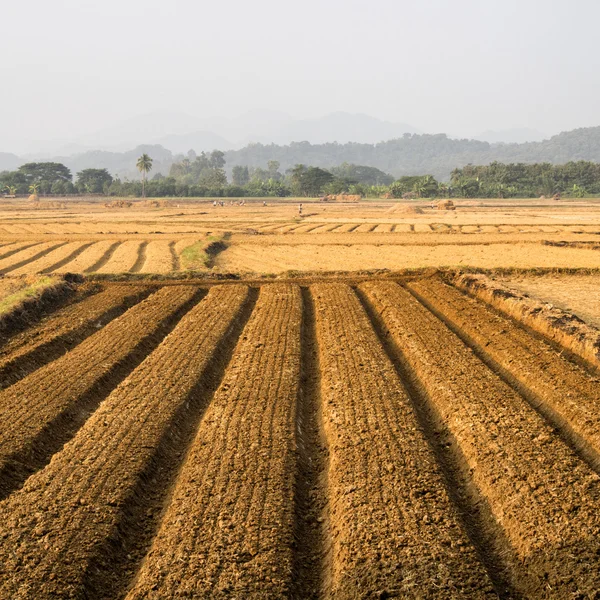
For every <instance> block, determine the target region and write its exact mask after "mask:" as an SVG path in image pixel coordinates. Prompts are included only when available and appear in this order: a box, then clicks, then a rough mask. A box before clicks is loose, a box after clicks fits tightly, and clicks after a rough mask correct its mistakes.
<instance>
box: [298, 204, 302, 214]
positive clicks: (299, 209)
mask: <svg viewBox="0 0 600 600" xmlns="http://www.w3.org/2000/svg"><path fill="white" fill-rule="evenodd" d="M298 214H299V215H301V214H302V202H300V204H299V205H298Z"/></svg>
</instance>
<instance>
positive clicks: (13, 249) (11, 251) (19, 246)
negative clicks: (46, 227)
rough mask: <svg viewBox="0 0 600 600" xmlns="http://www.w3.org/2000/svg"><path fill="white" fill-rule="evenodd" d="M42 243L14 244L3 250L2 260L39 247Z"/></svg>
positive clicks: (0, 253) (0, 256) (0, 255)
mask: <svg viewBox="0 0 600 600" xmlns="http://www.w3.org/2000/svg"><path fill="white" fill-rule="evenodd" d="M39 244H40V242H13V243H10V244H8V246H7V247H6V248H2V252H0V260H4V259H5V258H8V257H10V256H12V255H13V254H16V253H17V252H21V250H27V249H28V248H31V247H32V246H39Z"/></svg>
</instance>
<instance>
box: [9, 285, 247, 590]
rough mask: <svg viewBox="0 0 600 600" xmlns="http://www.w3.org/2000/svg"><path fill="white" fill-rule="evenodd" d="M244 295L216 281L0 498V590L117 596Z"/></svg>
mask: <svg viewBox="0 0 600 600" xmlns="http://www.w3.org/2000/svg"><path fill="white" fill-rule="evenodd" d="M254 296H255V295H254V294H253V295H252V297H254ZM250 298H251V296H250V295H249V290H248V288H247V287H245V286H242V285H238V286H221V287H214V288H212V289H211V291H210V292H209V293H208V295H207V296H206V297H205V298H204V300H203V301H202V302H200V304H198V305H197V306H196V307H194V308H192V309H191V310H190V311H189V312H188V313H187V314H186V315H185V316H184V317H183V318H182V319H181V321H180V322H179V324H178V325H177V327H175V329H174V330H173V331H172V332H171V333H170V334H169V335H168V336H167V337H166V338H165V339H164V340H163V342H162V343H161V344H160V345H159V346H158V348H157V349H156V350H155V351H154V352H153V353H152V354H150V355H149V356H148V357H147V358H146V359H145V360H144V361H143V362H142V363H141V364H140V366H139V367H138V368H137V369H136V370H135V371H133V372H132V373H131V375H130V376H129V377H128V378H127V379H126V380H125V381H123V382H122V383H121V384H120V385H119V386H118V387H117V388H116V389H115V390H114V391H113V392H112V393H111V394H110V396H109V397H108V398H107V399H106V400H105V401H104V402H103V403H102V405H101V406H100V408H99V409H98V410H97V411H96V413H95V414H94V415H93V416H92V417H91V418H90V419H89V420H88V421H87V423H86V424H85V425H84V426H83V428H82V429H81V430H80V431H79V433H78V434H77V436H76V437H75V438H74V439H73V440H72V441H71V442H69V443H68V444H67V445H66V446H65V447H64V448H63V450H62V451H61V452H60V453H59V454H57V455H56V456H55V457H54V459H53V460H52V462H51V463H50V464H49V465H48V466H47V467H46V468H45V469H43V470H42V471H40V472H39V473H37V474H36V475H34V476H33V477H31V478H30V479H29V480H28V481H27V483H26V485H25V487H24V488H23V489H22V490H20V491H19V492H17V493H15V494H14V495H13V496H11V497H10V498H9V499H7V500H6V501H5V502H4V503H2V504H0V515H6V518H7V521H4V526H0V531H1V533H0V537H2V539H3V544H2V549H1V550H0V554H1V555H2V560H0V563H2V565H3V566H2V567H0V581H2V582H3V583H2V584H0V595H2V596H3V597H4V596H10V597H11V598H21V597H35V598H40V599H45V598H56V597H80V598H84V597H85V598H95V599H98V600H100V599H105V598H106V599H108V598H115V597H122V595H123V594H124V593H125V588H126V586H127V584H128V583H129V580H130V578H131V576H132V573H133V572H134V570H135V567H136V563H138V562H139V561H140V560H141V558H142V557H143V555H144V551H145V550H146V549H147V546H148V544H149V542H150V540H151V537H152V535H153V533H154V532H155V530H156V527H157V524H158V521H159V517H160V514H161V509H162V507H163V505H164V503H165V502H166V499H167V496H168V491H169V488H170V486H171V484H172V483H173V481H174V480H175V476H176V474H177V470H178V465H179V464H180V463H181V461H182V460H183V456H184V454H185V449H186V447H187V446H188V444H189V443H190V442H191V441H192V440H193V437H194V433H195V430H196V427H197V424H198V421H199V419H200V417H201V414H202V412H203V410H204V409H205V407H206V405H207V404H208V402H209V400H210V397H211V395H212V392H213V391H214V389H216V387H217V386H218V384H219V382H220V378H221V375H222V372H223V371H224V369H225V365H226V364H227V359H228V356H230V355H231V352H232V351H233V347H234V345H235V341H236V339H237V336H238V335H239V334H240V332H241V330H242V327H243V325H244V322H245V320H246V319H247V318H248V317H249V315H250V312H251V310H252V304H253V302H252V301H250ZM82 457H86V459H85V460H84V461H82V460H81V459H82ZM31 515H34V519H35V521H36V522H35V526H34V529H33V531H32V528H31V525H32V524H31V523H29V518H30V516H31ZM4 534H6V535H4ZM17 564H18V565H19V566H18V568H15V566H16V565H17ZM2 569H3V571H2ZM22 590H27V594H28V595H27V596H21V595H20V593H21V594H22Z"/></svg>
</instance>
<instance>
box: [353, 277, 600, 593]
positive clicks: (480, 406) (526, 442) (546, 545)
mask: <svg viewBox="0 0 600 600" xmlns="http://www.w3.org/2000/svg"><path fill="white" fill-rule="evenodd" d="M361 289H362V290H363V291H364V293H365V294H366V296H367V298H368V299H369V301H370V302H371V303H372V306H373V307H374V308H375V309H376V310H377V311H378V312H379V313H380V315H381V317H382V320H383V322H384V323H385V325H386V326H387V328H388V330H389V335H390V336H391V339H392V340H393V342H394V343H395V345H396V347H397V349H398V357H399V360H400V361H402V362H403V363H404V364H405V366H406V367H407V369H408V375H409V377H410V378H411V384H412V385H413V386H414V387H415V388H417V389H419V390H420V391H421V393H422V395H423V398H424V399H425V401H426V402H428V403H429V408H430V410H431V412H432V415H433V417H434V419H436V420H437V424H438V431H439V435H440V437H441V438H442V439H445V440H446V441H445V443H446V444H447V452H448V453H449V454H450V453H451V454H453V455H454V457H455V459H456V462H457V466H458V467H459V468H461V469H462V471H463V475H464V478H465V480H466V481H470V482H471V485H472V486H475V488H476V490H477V491H478V493H479V494H481V497H482V498H485V503H484V504H482V505H481V506H480V510H482V511H483V512H484V513H485V512H487V513H488V515H489V521H488V526H489V528H490V531H491V532H495V534H496V540H497V543H498V545H499V546H500V547H502V546H503V552H502V556H503V559H504V560H505V561H506V568H507V571H508V573H509V575H510V576H511V578H512V582H513V585H514V587H515V588H516V589H518V590H520V591H521V592H522V593H523V594H524V595H525V596H526V597H535V598H567V597H572V596H573V595H576V594H580V595H582V596H584V597H585V595H586V594H593V593H595V591H597V590H598V589H599V588H600V568H599V567H600V539H599V537H598V536H599V534H600V512H599V510H598V508H599V506H600V477H599V476H598V474H596V473H595V472H594V471H592V470H591V469H590V468H589V467H588V466H587V465H586V464H585V463H584V462H583V461H581V460H580V459H578V458H577V456H576V455H575V454H574V453H573V452H572V451H571V450H570V449H569V448H568V447H567V446H566V445H565V444H564V443H563V442H562V440H560V439H559V438H558V437H557V436H556V435H555V434H554V431H553V429H552V428H551V427H550V426H548V425H547V424H546V423H545V421H544V420H543V419H542V418H541V417H540V416H539V415H538V414H537V413H536V412H535V411H534V410H533V409H532V408H531V407H530V406H529V404H527V402H526V401H525V400H524V399H523V398H522V397H521V396H519V395H518V394H516V393H515V392H514V391H513V390H512V389H511V388H510V387H508V386H507V385H506V384H505V383H504V382H503V381H502V380H501V379H499V378H498V377H497V376H496V375H495V374H493V373H492V371H490V370H489V369H488V368H487V367H486V366H485V365H484V364H483V363H482V362H481V361H480V360H479V359H478V358H477V357H476V356H474V354H473V352H472V351H470V349H468V348H467V347H465V346H464V344H463V343H462V342H461V341H460V339H459V338H458V337H456V336H455V335H454V334H453V333H452V332H451V331H450V330H449V329H448V328H447V327H446V326H445V325H444V324H443V323H442V322H441V321H440V320H439V319H437V318H436V317H435V316H434V315H433V314H432V313H431V312H429V311H428V310H427V309H426V308H425V307H424V306H423V305H422V304H420V303H419V302H418V301H417V300H416V299H415V298H414V297H413V296H411V294H410V293H409V292H408V291H406V290H404V289H402V288H401V287H400V286H398V285H397V284H393V283H389V284H388V283H372V284H371V283H367V284H363V285H362V286H361Z"/></svg>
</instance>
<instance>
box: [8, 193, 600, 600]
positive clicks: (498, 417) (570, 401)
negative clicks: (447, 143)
mask: <svg viewBox="0 0 600 600" xmlns="http://www.w3.org/2000/svg"><path fill="white" fill-rule="evenodd" d="M303 204H304V210H303V214H302V216H299V215H298V208H297V201H292V200H289V201H277V202H271V201H269V202H268V206H263V203H262V200H261V201H255V202H252V201H248V202H247V204H246V206H237V205H232V204H229V202H226V205H225V206H223V207H221V206H216V207H215V206H213V205H212V202H211V201H206V200H203V201H194V202H188V201H186V202H183V201H181V202H177V201H171V202H170V206H164V207H160V208H150V207H149V206H148V205H147V204H144V203H134V206H133V207H130V208H124V209H114V208H105V207H104V206H102V205H101V204H100V203H90V202H87V203H86V202H83V201H76V202H74V201H67V203H66V208H60V209H51V208H50V206H48V207H47V209H44V207H43V203H40V205H39V206H36V207H34V206H32V205H29V204H27V203H23V202H22V201H14V202H10V203H6V204H5V205H2V206H0V295H1V294H2V293H7V291H9V290H11V289H14V286H15V285H18V284H19V282H20V281H22V279H23V278H27V277H30V276H32V275H33V274H35V273H66V272H75V273H82V274H84V275H85V276H86V277H84V278H83V283H79V284H78V283H73V284H72V285H73V286H74V288H75V290H76V291H75V292H73V293H72V295H71V296H69V297H68V298H65V299H63V301H62V303H57V304H56V306H54V305H52V306H47V307H45V309H44V311H45V312H44V313H43V314H36V312H35V310H32V312H31V314H30V315H29V317H30V320H28V321H27V322H26V324H24V325H23V326H22V327H21V328H20V329H18V328H14V330H7V332H6V335H4V336H3V337H0V540H1V543H0V598H2V599H4V598H11V599H14V600H29V599H30V598H36V599H39V600H51V599H55V598H95V599H98V600H113V599H117V598H126V599H127V600H138V599H142V598H144V599H146V600H167V599H169V598H175V597H177V598H183V597H186V598H248V599H251V600H267V599H271V598H303V599H304V598H306V599H314V600H325V599H327V598H336V599H340V600H352V599H355V598H412V599H414V600H417V599H419V600H420V599H423V598H430V599H439V600H442V599H447V598H473V599H475V598H477V599H481V600H486V599H490V598H494V597H500V598H506V599H509V598H536V599H537V598H540V599H542V598H544V599H546V598H547V599H550V598H552V599H554V598H560V599H563V598H565V599H566V598H596V597H598V590H599V589H600V397H599V394H598V373H597V372H596V371H595V370H594V368H593V367H592V366H591V365H586V363H583V362H581V363H580V362H575V361H574V360H573V357H572V355H571V354H570V353H568V352H561V351H557V344H563V346H564V348H566V349H568V348H569V345H568V343H566V342H565V341H564V340H563V338H560V337H556V338H554V337H553V336H552V335H548V337H551V338H552V341H551V342H550V341H548V340H547V339H545V338H544V334H543V332H542V333H541V334H540V335H538V334H534V333H532V332H531V330H529V329H527V328H524V327H522V326H521V325H522V324H523V323H524V321H523V319H525V317H523V316H522V313H515V314H516V316H507V315H504V314H503V313H502V312H501V311H500V312H499V311H498V310H496V308H498V307H496V308H492V307H490V305H489V304H487V302H488V301H489V302H492V301H493V300H489V299H485V298H484V299H481V298H477V297H474V296H471V295H470V294H468V293H464V292H463V291H461V288H460V285H459V284H458V283H456V282H457V280H458V279H459V278H458V277H455V278H450V277H449V274H448V273H441V272H436V271H435V267H460V268H464V269H466V268H467V267H470V268H474V269H486V270H491V271H490V272H489V273H488V274H489V275H490V276H491V277H495V278H499V279H501V280H502V282H503V283H504V284H506V285H508V286H509V287H513V288H515V289H517V290H520V291H523V292H526V293H528V294H530V295H532V296H535V297H537V298H540V299H542V300H543V301H544V302H547V303H552V304H554V305H556V306H558V307H562V308H564V309H568V310H570V311H573V312H575V313H576V314H577V315H579V316H580V317H582V318H584V319H586V320H587V321H588V322H589V323H592V324H594V323H595V324H597V325H599V326H600V309H599V306H600V302H599V301H600V201H597V200H585V201H580V202H553V201H544V202H541V201H538V200H531V201H478V200H475V201H468V202H467V201H463V202H458V209H457V210H456V211H448V212H438V211H434V210H432V209H431V208H430V207H429V206H428V204H427V203H425V202H417V203H413V204H411V205H406V204H403V203H398V202H387V201H386V202H384V201H376V202H362V203H360V204H357V205H336V204H321V203H314V202H310V201H306V200H303ZM58 205H60V204H58ZM417 209H418V210H417ZM190 264H191V265H194V271H193V272H191V273H187V274H182V273H181V271H182V270H183V269H185V268H186V266H187V265H190ZM423 267H427V268H428V269H427V270H426V271H419V270H416V271H411V272H408V273H407V272H405V271H403V270H404V269H420V268H423ZM432 267H433V268H432ZM384 269H387V270H388V271H387V272H382V270H384ZM493 269H498V270H497V271H493ZM501 269H504V270H501ZM326 271H332V272H333V273H325V272H326ZM371 271H376V272H375V273H374V272H371ZM559 271H560V272H559ZM358 272H362V273H358ZM401 272H402V273H401ZM540 273H543V275H541V274H540ZM92 274H95V275H94V276H92ZM269 274H271V275H272V276H273V280H274V281H270V278H268V277H265V276H266V275H269ZM245 275H247V277H245ZM260 276H263V277H260ZM467 276H468V277H475V275H473V274H472V273H470V272H468V273H463V274H462V277H467ZM477 276H478V277H481V276H480V275H477ZM80 279H82V278H70V281H72V280H80ZM123 280H125V281H123ZM130 280H134V281H130ZM486 281H490V280H489V279H487V278H486ZM452 282H454V284H453V283H452ZM455 285H456V286H458V287H455ZM504 293H505V296H506V297H509V296H511V294H510V293H509V292H507V291H506V290H504ZM505 296H503V295H502V294H501V293H500V294H499V295H498V297H499V298H500V299H501V300H502V299H504V298H505ZM494 306H495V305H494ZM540 310H542V309H540ZM553 310H554V309H553ZM557 312H558V311H557ZM519 315H521V316H519ZM560 316H561V317H562V316H563V314H562V313H560ZM566 317H569V318H570V319H571V321H569V319H566V321H565V320H564V319H563V321H564V322H566V323H567V325H568V324H569V323H571V322H577V320H576V319H573V318H572V317H570V316H569V315H566ZM519 319H521V321H519ZM552 327H555V328H556V327H558V325H556V324H555V322H553V324H552ZM562 327H563V328H564V327H565V325H564V323H563V325H562ZM556 331H557V329H554V332H556ZM551 333H553V332H551ZM591 333H593V334H594V335H595V333H596V330H594V329H591ZM594 339H596V338H594ZM561 340H563V341H561ZM440 348H442V349H443V351H442V352H440Z"/></svg>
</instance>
